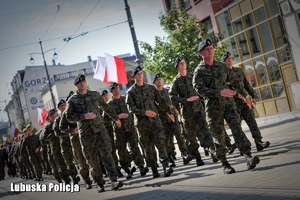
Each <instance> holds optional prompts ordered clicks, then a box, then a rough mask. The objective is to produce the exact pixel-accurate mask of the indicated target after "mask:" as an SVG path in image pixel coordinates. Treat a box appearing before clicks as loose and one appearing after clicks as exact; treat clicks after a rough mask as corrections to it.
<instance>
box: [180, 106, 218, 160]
mask: <svg viewBox="0 0 300 200" xmlns="http://www.w3.org/2000/svg"><path fill="white" fill-rule="evenodd" d="M182 122H183V125H184V129H185V131H186V133H187V140H188V144H189V145H188V149H189V152H190V154H192V155H194V156H195V158H196V159H197V158H201V155H200V153H199V150H198V148H199V146H200V145H199V143H198V141H197V138H198V140H199V142H200V144H201V146H202V147H204V148H208V149H209V151H210V152H211V153H214V152H215V146H214V142H213V138H212V135H211V133H210V131H209V129H208V125H207V121H206V116H205V112H202V111H201V112H197V113H193V114H191V115H189V116H184V117H183V118H182Z"/></svg>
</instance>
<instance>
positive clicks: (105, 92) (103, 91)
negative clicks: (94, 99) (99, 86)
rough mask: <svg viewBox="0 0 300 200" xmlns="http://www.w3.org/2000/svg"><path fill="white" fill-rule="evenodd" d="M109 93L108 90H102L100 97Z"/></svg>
mask: <svg viewBox="0 0 300 200" xmlns="http://www.w3.org/2000/svg"><path fill="white" fill-rule="evenodd" d="M107 93H108V92H107V90H102V91H101V92H100V95H101V96H103V95H105V94H107Z"/></svg>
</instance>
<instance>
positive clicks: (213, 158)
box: [210, 153, 219, 163]
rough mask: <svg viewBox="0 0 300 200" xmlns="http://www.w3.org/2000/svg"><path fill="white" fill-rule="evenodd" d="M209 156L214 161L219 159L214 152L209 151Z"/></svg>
mask: <svg viewBox="0 0 300 200" xmlns="http://www.w3.org/2000/svg"><path fill="white" fill-rule="evenodd" d="M210 157H211V159H212V161H213V162H214V163H217V162H219V159H218V158H217V155H216V154H215V153H211V154H210Z"/></svg>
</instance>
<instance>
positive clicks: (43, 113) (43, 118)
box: [37, 108, 48, 126]
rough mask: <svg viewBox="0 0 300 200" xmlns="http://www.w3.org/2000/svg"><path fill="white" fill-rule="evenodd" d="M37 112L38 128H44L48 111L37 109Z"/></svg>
mask: <svg viewBox="0 0 300 200" xmlns="http://www.w3.org/2000/svg"><path fill="white" fill-rule="evenodd" d="M37 111H38V123H39V125H40V126H44V124H45V122H46V117H47V115H48V111H47V110H45V109H42V108H37Z"/></svg>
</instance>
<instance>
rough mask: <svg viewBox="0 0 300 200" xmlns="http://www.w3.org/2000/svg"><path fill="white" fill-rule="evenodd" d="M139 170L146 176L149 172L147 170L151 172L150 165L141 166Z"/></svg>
mask: <svg viewBox="0 0 300 200" xmlns="http://www.w3.org/2000/svg"><path fill="white" fill-rule="evenodd" d="M139 170H140V175H141V176H145V175H146V174H147V172H149V169H148V167H144V166H141V167H139Z"/></svg>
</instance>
